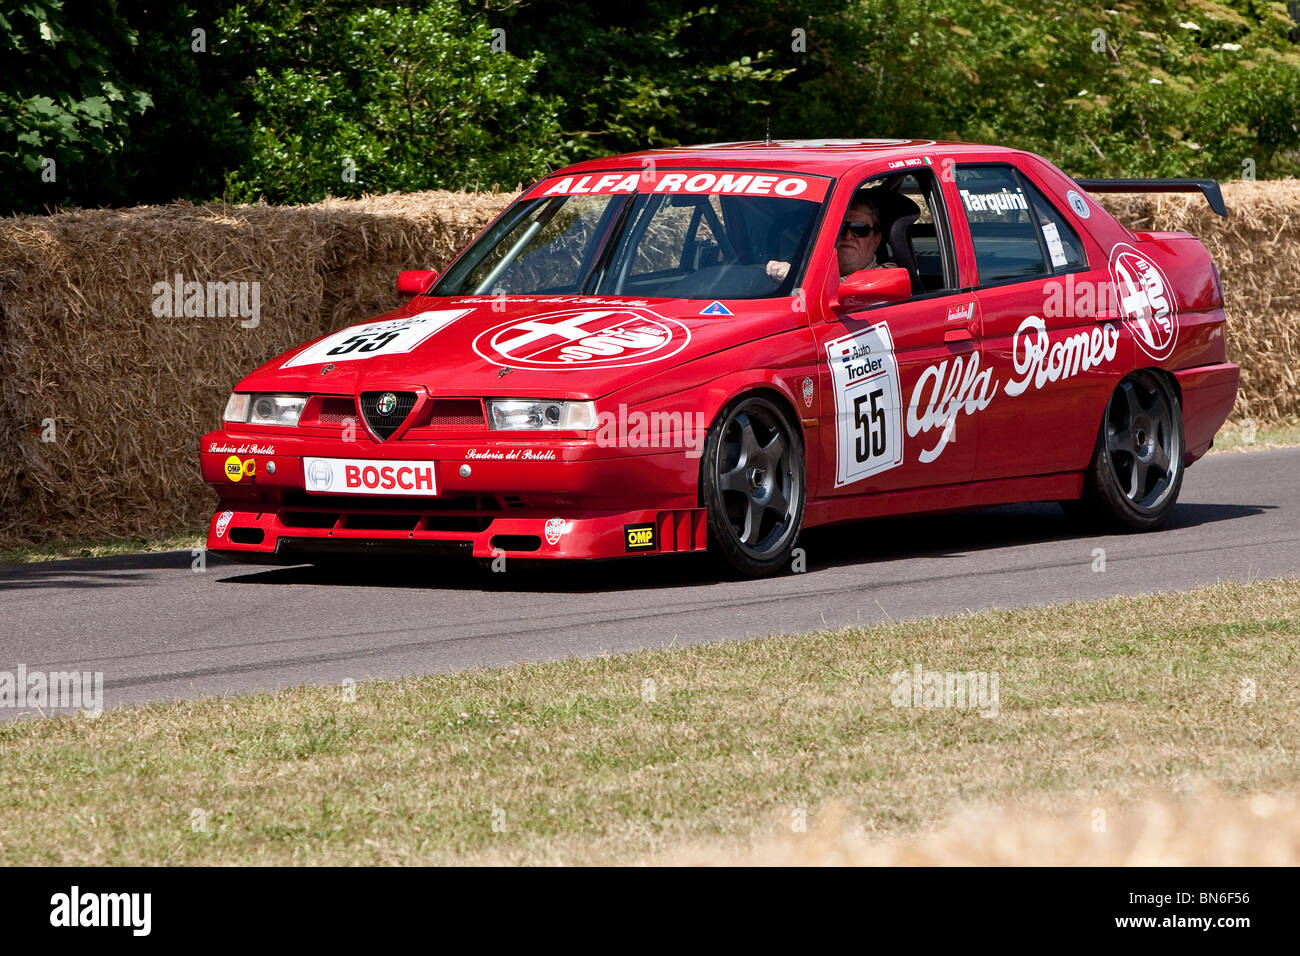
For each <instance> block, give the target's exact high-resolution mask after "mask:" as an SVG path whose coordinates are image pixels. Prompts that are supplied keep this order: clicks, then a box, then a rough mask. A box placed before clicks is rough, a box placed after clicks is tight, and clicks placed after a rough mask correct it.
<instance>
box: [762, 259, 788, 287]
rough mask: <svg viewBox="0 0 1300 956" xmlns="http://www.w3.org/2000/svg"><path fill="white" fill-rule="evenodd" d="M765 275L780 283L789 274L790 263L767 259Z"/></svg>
mask: <svg viewBox="0 0 1300 956" xmlns="http://www.w3.org/2000/svg"><path fill="white" fill-rule="evenodd" d="M767 274H768V276H769V277H771V278H773V279H775V280H776V281H777V282H780V281H781V280H782V279H784V278H785V277H786V276H788V275H789V274H790V263H788V262H782V261H780V260H779V259H769V260H768V263H767Z"/></svg>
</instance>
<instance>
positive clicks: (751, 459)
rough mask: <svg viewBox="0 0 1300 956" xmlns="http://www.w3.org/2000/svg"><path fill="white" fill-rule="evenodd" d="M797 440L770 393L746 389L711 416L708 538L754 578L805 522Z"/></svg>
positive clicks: (781, 555)
mask: <svg viewBox="0 0 1300 956" xmlns="http://www.w3.org/2000/svg"><path fill="white" fill-rule="evenodd" d="M805 478H806V476H805V472H804V458H803V444H802V442H801V440H800V436H799V433H798V432H797V431H796V429H795V426H794V423H793V422H792V421H791V419H790V416H789V415H788V414H786V412H785V411H784V410H782V408H781V407H780V406H779V405H778V404H777V402H775V401H773V400H772V399H769V398H766V397H764V396H762V395H753V394H751V395H746V396H742V397H740V398H738V399H736V400H735V401H733V402H731V403H730V404H729V405H728V406H727V407H726V408H724V409H723V410H722V413H721V414H720V415H719V416H718V418H717V419H716V420H715V421H714V423H713V426H712V427H711V428H710V429H709V435H708V439H707V440H706V441H705V443H704V464H703V468H702V476H701V486H702V497H703V499H704V507H705V509H706V512H707V514H708V524H709V542H710V544H711V546H712V547H713V548H714V549H715V550H716V551H717V553H718V554H719V555H720V556H721V557H722V558H723V560H725V561H726V562H727V564H729V565H730V566H731V567H732V568H734V569H735V570H737V571H739V572H740V573H741V574H746V575H750V576H753V577H758V576H761V575H768V574H773V573H775V572H776V571H778V570H780V569H781V568H782V567H783V566H785V565H786V564H787V562H788V561H789V560H790V553H791V552H792V551H793V550H794V545H795V541H796V540H797V539H798V537H799V530H800V528H801V527H802V525H803V509H804V498H805Z"/></svg>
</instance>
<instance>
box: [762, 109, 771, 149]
mask: <svg viewBox="0 0 1300 956" xmlns="http://www.w3.org/2000/svg"><path fill="white" fill-rule="evenodd" d="M763 145H764V146H771V145H772V117H771V116H770V115H769V116H768V118H767V132H765V133H764V134H763Z"/></svg>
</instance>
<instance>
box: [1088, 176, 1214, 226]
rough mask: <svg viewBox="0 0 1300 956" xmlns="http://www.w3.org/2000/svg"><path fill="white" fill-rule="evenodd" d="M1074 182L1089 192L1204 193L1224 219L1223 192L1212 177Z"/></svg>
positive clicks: (1207, 200)
mask: <svg viewBox="0 0 1300 956" xmlns="http://www.w3.org/2000/svg"><path fill="white" fill-rule="evenodd" d="M1075 182H1076V183H1078V184H1079V186H1080V187H1081V188H1083V189H1086V190H1088V192H1090V193H1193V192H1201V193H1204V194H1205V200H1206V202H1208V203H1209V204H1210V208H1211V209H1213V210H1214V211H1215V212H1217V213H1218V214H1219V215H1220V216H1222V217H1223V218H1224V219H1227V218H1228V207H1227V206H1226V205H1224V202H1223V193H1221V192H1220V191H1219V184H1218V182H1217V181H1215V180H1213V179H1076V180H1075Z"/></svg>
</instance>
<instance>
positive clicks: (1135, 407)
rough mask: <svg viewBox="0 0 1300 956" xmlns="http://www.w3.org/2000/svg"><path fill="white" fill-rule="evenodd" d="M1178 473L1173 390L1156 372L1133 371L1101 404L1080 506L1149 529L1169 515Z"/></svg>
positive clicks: (1178, 421) (1179, 439) (1179, 435)
mask: <svg viewBox="0 0 1300 956" xmlns="http://www.w3.org/2000/svg"><path fill="white" fill-rule="evenodd" d="M1183 471H1184V466H1183V414H1182V406H1181V405H1180V404H1179V401H1178V393H1177V392H1176V391H1175V390H1174V387H1173V385H1172V384H1170V382H1169V380H1168V378H1167V377H1165V376H1164V375H1161V374H1160V373H1158V372H1154V371H1151V370H1149V369H1146V370H1143V371H1140V372H1135V373H1134V374H1132V375H1130V376H1129V377H1128V378H1126V379H1124V381H1122V382H1120V384H1119V387H1118V388H1117V389H1115V393H1114V394H1113V395H1111V397H1110V402H1109V403H1108V404H1107V405H1106V414H1105V416H1104V417H1103V418H1102V422H1101V429H1100V431H1099V432H1098V434H1097V444H1096V447H1095V448H1094V450H1093V456H1092V463H1091V465H1090V466H1089V468H1088V473H1087V475H1086V477H1085V479H1084V496H1083V501H1082V502H1081V505H1082V507H1083V508H1084V509H1086V510H1087V511H1089V512H1091V513H1092V514H1094V515H1098V516H1100V517H1102V518H1104V519H1107V520H1109V521H1111V522H1113V523H1117V524H1119V525H1122V526H1123V527H1126V528H1131V529H1133V530H1136V531H1150V530H1152V529H1155V528H1158V527H1160V526H1161V525H1162V524H1164V523H1165V522H1166V521H1167V520H1168V519H1169V515H1170V513H1171V512H1172V511H1173V509H1174V505H1175V503H1176V502H1177V501H1178V492H1179V490H1180V489H1181V488H1182V485H1183ZM1067 510H1070V509H1068V508H1067Z"/></svg>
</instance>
